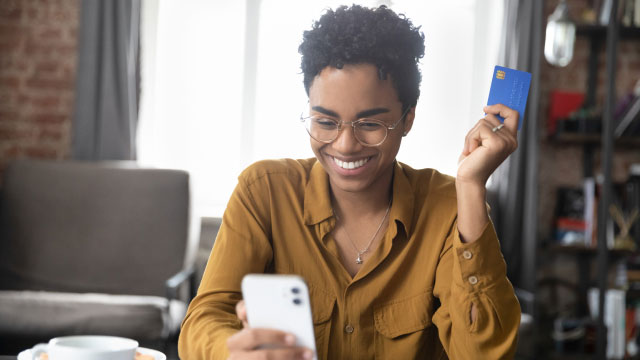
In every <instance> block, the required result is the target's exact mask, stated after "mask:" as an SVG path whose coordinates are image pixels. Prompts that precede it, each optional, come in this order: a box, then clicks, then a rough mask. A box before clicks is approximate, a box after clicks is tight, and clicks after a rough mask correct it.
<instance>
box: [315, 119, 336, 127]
mask: <svg viewBox="0 0 640 360" xmlns="http://www.w3.org/2000/svg"><path fill="white" fill-rule="evenodd" d="M312 121H313V125H314V126H317V127H319V128H321V129H335V128H337V127H338V122H336V121H335V120H331V119H329V118H323V117H314V118H313V119H312Z"/></svg>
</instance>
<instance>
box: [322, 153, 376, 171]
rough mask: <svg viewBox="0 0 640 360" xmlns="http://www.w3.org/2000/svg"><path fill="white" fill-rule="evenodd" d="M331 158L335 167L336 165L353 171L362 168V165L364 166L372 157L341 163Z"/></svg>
mask: <svg viewBox="0 0 640 360" xmlns="http://www.w3.org/2000/svg"><path fill="white" fill-rule="evenodd" d="M332 158H333V162H335V163H336V165H338V166H339V167H341V168H343V169H347V170H353V169H357V168H359V167H362V166H364V164H366V163H367V162H368V161H369V160H371V158H372V157H371V156H369V157H367V158H364V159H360V160H356V161H342V160H338V159H336V158H334V157H332Z"/></svg>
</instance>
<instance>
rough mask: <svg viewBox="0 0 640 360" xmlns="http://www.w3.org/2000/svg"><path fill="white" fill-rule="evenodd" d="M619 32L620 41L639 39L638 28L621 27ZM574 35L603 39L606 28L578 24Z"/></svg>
mask: <svg viewBox="0 0 640 360" xmlns="http://www.w3.org/2000/svg"><path fill="white" fill-rule="evenodd" d="M619 30H620V32H619V33H618V35H619V37H620V39H640V27H629V26H621V27H620V28H619ZM576 35H582V36H590V37H603V38H604V37H606V35H607V27H606V26H604V25H597V24H578V25H577V26H576Z"/></svg>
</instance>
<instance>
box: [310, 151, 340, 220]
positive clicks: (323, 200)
mask: <svg viewBox="0 0 640 360" xmlns="http://www.w3.org/2000/svg"><path fill="white" fill-rule="evenodd" d="M329 193H330V192H329V175H327V172H326V171H324V168H323V167H322V164H320V162H319V161H316V162H315V164H313V166H312V167H311V173H310V174H309V182H308V183H307V187H306V188H305V191H304V223H305V224H307V225H314V224H318V223H320V222H322V221H324V220H326V219H328V218H330V217H332V216H333V208H332V207H331V197H330V196H329Z"/></svg>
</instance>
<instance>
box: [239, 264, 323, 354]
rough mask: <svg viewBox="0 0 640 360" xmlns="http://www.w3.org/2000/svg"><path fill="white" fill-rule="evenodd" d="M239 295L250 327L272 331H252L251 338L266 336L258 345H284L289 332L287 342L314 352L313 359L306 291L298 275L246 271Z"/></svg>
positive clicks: (309, 309)
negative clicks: (289, 340)
mask: <svg viewBox="0 0 640 360" xmlns="http://www.w3.org/2000/svg"><path fill="white" fill-rule="evenodd" d="M242 294H243V297H244V301H245V306H246V314H247V321H248V324H249V329H251V331H261V330H265V331H271V332H270V333H268V334H267V333H260V334H253V335H254V336H253V338H260V339H265V341H264V342H262V343H261V344H259V345H257V346H256V347H257V348H259V349H263V350H264V349H274V348H278V347H280V348H282V346H283V343H284V344H286V340H287V339H286V334H292V335H293V336H294V337H295V342H294V343H293V344H290V345H293V346H296V347H297V349H303V348H306V349H309V350H311V351H312V354H313V356H312V357H309V358H313V359H315V358H316V356H315V351H316V347H315V336H314V332H313V321H312V318H311V304H310V299H309V290H308V288H307V285H306V284H305V282H304V280H302V278H301V277H299V276H295V275H265V274H249V275H246V276H245V277H244V279H243V280H242ZM267 329H268V330H267ZM239 336H242V335H241V334H240V335H239ZM278 336H279V337H280V338H278ZM232 339H233V337H232ZM232 339H230V342H232V344H230V350H231V345H235V344H234V343H233V341H232ZM268 339H275V341H267V340H268Z"/></svg>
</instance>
